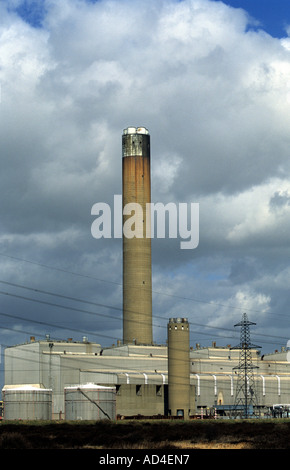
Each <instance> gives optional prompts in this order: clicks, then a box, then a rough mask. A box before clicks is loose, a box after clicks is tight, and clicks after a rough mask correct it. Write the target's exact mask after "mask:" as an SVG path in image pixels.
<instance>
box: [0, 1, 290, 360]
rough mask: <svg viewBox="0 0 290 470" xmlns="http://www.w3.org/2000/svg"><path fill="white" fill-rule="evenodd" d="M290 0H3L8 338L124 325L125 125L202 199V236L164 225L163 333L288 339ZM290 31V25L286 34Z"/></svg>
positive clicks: (165, 193) (157, 176) (184, 188)
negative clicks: (186, 236)
mask: <svg viewBox="0 0 290 470" xmlns="http://www.w3.org/2000/svg"><path fill="white" fill-rule="evenodd" d="M286 3H287V2H285V1H283V0H282V1H277V0H275V1H265V0H263V1H262V0H256V1H249V0H248V1H247V0H232V1H224V2H221V1H215V0H183V1H177V0H158V1H156V0H146V1H145V2H144V1H143V2H141V1H140V2H139V1H138V0H100V1H95V0H94V1H89V0H62V1H61V2H59V1H57V0H42V1H39V0H37V1H35V0H26V1H23V0H1V1H0V86H1V103H0V119H1V125H0V142H1V151H0V156H1V172H0V181H1V199H0V216H1V218H0V281H1V282H0V302H1V306H0V320H1V323H0V327H1V329H0V338H1V339H0V343H1V348H2V351H3V349H4V348H5V347H6V346H10V345H13V344H16V343H22V342H25V341H27V340H29V337H30V336H31V335H34V336H36V338H37V339H42V338H44V337H45V335H46V334H50V335H51V337H52V338H55V339H66V338H68V337H72V338H73V339H75V340H81V339H82V337H83V336H88V338H89V340H91V341H96V342H98V343H101V344H102V345H103V346H105V347H106V346H110V345H111V344H113V343H116V341H117V340H118V339H122V322H121V319H122V251H121V248H122V244H121V240H120V239H117V240H115V239H113V238H111V239H101V240H96V239H94V238H93V237H92V234H91V225H92V222H93V220H94V217H92V214H91V209H92V206H93V204H95V203H96V202H106V203H108V204H110V205H111V204H112V203H113V198H114V195H118V194H121V183H122V181H121V163H122V162H121V137H122V131H123V129H124V128H126V127H127V126H145V127H147V128H148V130H149V132H150V135H151V161H152V163H151V174H152V200H153V202H163V203H167V202H175V203H179V202H187V203H188V204H189V203H198V204H199V210H200V220H199V245H198V247H197V248H196V249H193V250H181V249H180V240H172V239H171V240H170V239H168V238H166V239H164V240H158V239H154V240H153V241H152V262H153V312H154V321H153V323H154V340H155V341H156V342H157V343H165V341H166V325H167V321H168V318H170V317H173V316H174V317H176V316H184V317H188V319H189V321H190V329H191V345H192V346H195V344H196V343H200V344H201V345H202V346H206V345H209V344H211V342H212V341H216V342H217V344H218V345H221V346H223V345H226V344H232V345H234V344H237V343H238V342H239V329H237V328H235V327H234V325H235V324H236V323H238V322H239V321H240V319H241V316H242V314H243V312H246V313H247V314H248V317H249V319H250V320H251V321H253V322H255V323H256V326H254V327H253V328H252V330H251V331H252V340H253V342H255V343H256V344H258V345H260V346H261V347H262V350H263V352H271V351H273V350H275V349H280V348H281V347H282V346H285V345H286V344H287V341H288V339H290V312H289V305H290V290H289V285H290V241H289V233H290V158H289V156H290V7H287V8H286V7H285V5H286ZM288 34H289V36H288Z"/></svg>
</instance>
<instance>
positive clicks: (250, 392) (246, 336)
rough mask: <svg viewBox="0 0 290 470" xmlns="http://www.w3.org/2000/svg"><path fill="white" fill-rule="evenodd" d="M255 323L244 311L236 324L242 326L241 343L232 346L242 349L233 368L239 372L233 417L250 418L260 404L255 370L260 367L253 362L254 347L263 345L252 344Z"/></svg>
mask: <svg viewBox="0 0 290 470" xmlns="http://www.w3.org/2000/svg"><path fill="white" fill-rule="evenodd" d="M255 324H256V323H253V322H250V321H249V320H248V317H247V314H246V313H244V314H243V316H242V321H241V322H240V323H237V324H236V325H234V326H240V327H241V335H240V344H239V345H238V346H235V347H234V348H232V349H240V357H239V365H238V366H237V367H234V368H233V370H235V371H236V373H237V374H238V377H237V386H236V394H235V402H234V407H233V413H232V414H233V417H237V416H240V417H241V418H249V417H250V416H253V415H255V406H257V404H258V403H257V395H256V390H255V381H254V372H253V370H254V369H258V367H257V366H255V365H253V363H252V349H256V348H260V347H261V346H256V345H254V344H252V343H251V340H250V325H255Z"/></svg>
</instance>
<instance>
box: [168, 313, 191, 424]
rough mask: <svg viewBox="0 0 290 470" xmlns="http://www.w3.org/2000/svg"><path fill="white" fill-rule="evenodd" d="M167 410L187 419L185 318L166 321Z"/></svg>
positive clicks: (187, 353)
mask: <svg viewBox="0 0 290 470" xmlns="http://www.w3.org/2000/svg"><path fill="white" fill-rule="evenodd" d="M168 410H169V415H170V416H179V417H181V418H183V419H189V416H190V360H189V323H188V320H187V319H186V318H170V320H169V322H168Z"/></svg>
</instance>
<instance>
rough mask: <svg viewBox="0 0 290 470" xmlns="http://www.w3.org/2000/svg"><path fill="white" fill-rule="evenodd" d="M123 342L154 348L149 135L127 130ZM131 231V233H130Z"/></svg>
mask: <svg viewBox="0 0 290 470" xmlns="http://www.w3.org/2000/svg"><path fill="white" fill-rule="evenodd" d="M122 184H123V342H124V344H128V343H133V344H152V340H153V339H152V268H151V215H150V210H149V211H148V207H149V206H147V204H150V203H151V182H150V135H149V133H148V130H147V129H145V128H144V127H139V128H134V127H128V128H127V129H124V131H123V136H122ZM128 229H129V230H128Z"/></svg>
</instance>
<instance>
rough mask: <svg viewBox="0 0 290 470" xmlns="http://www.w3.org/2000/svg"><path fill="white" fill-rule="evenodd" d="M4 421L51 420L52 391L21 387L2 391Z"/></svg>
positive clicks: (27, 386)
mask: <svg viewBox="0 0 290 470" xmlns="http://www.w3.org/2000/svg"><path fill="white" fill-rule="evenodd" d="M2 397H3V410H4V411H3V418H4V419H5V420H16V419H17V420H51V419H52V390H51V389H44V388H38V387H33V386H29V385H23V386H19V387H11V388H5V387H4V389H3V390H2Z"/></svg>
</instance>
